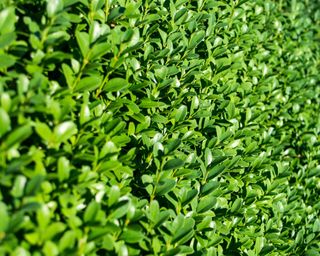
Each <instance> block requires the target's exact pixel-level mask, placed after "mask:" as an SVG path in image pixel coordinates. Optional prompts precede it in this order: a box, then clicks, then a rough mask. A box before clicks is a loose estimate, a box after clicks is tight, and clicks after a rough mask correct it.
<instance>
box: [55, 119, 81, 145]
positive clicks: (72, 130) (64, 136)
mask: <svg viewBox="0 0 320 256" xmlns="http://www.w3.org/2000/svg"><path fill="white" fill-rule="evenodd" d="M77 131H78V130H77V126H76V125H75V124H74V123H73V122H72V121H66V122H63V123H61V124H59V125H57V126H56V127H55V128H54V131H53V134H54V137H55V140H56V141H57V142H58V143H61V142H65V141H67V140H68V139H70V137H71V136H73V135H75V134H76V133H77Z"/></svg>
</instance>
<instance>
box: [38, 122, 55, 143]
mask: <svg viewBox="0 0 320 256" xmlns="http://www.w3.org/2000/svg"><path fill="white" fill-rule="evenodd" d="M35 130H36V132H37V133H38V135H39V136H40V137H41V138H42V139H43V140H45V141H46V142H49V141H51V140H52V138H53V134H52V131H51V130H50V128H49V126H48V125H46V124H45V123H40V122H37V123H36V124H35Z"/></svg>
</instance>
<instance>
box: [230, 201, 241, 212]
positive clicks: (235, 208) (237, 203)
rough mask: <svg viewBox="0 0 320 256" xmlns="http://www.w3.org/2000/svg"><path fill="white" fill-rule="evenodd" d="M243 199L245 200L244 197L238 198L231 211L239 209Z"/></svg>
mask: <svg viewBox="0 0 320 256" xmlns="http://www.w3.org/2000/svg"><path fill="white" fill-rule="evenodd" d="M242 201H243V200H242V198H237V199H236V200H235V201H234V202H233V204H232V207H231V209H230V211H231V212H232V213H234V212H236V211H238V210H239V209H240V208H241V205H242Z"/></svg>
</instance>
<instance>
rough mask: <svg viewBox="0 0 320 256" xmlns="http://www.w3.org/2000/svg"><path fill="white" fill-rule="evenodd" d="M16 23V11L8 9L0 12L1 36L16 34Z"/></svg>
mask: <svg viewBox="0 0 320 256" xmlns="http://www.w3.org/2000/svg"><path fill="white" fill-rule="evenodd" d="M15 22H16V15H15V10H14V8H13V7H8V8H5V9H3V10H1V12H0V34H2V35H4V34H7V33H11V32H14V29H15Z"/></svg>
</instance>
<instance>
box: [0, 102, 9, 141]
mask: <svg viewBox="0 0 320 256" xmlns="http://www.w3.org/2000/svg"><path fill="white" fill-rule="evenodd" d="M0 123H1V125H0V138H1V137H2V136H3V135H4V134H5V133H7V132H8V131H10V130H11V120H10V117H9V115H8V113H7V112H6V111H5V110H4V109H3V108H1V107H0Z"/></svg>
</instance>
